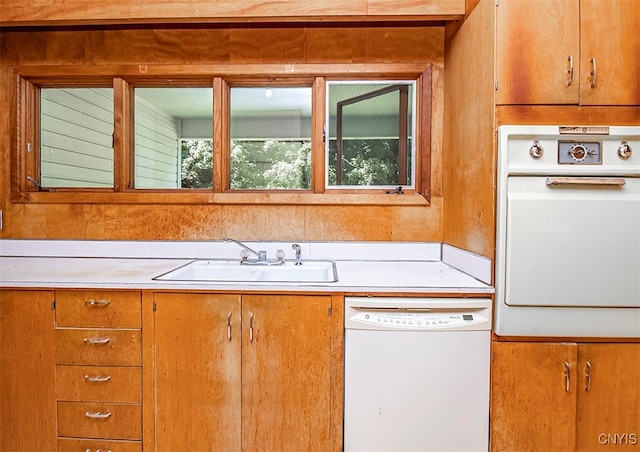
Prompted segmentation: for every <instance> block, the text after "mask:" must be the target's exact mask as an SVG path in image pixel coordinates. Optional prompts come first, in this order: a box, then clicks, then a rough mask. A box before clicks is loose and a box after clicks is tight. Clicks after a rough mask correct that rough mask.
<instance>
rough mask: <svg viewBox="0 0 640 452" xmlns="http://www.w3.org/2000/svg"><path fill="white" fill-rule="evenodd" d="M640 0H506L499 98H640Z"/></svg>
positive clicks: (499, 21)
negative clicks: (639, 0)
mask: <svg viewBox="0 0 640 452" xmlns="http://www.w3.org/2000/svg"><path fill="white" fill-rule="evenodd" d="M638 28H640V3H638V2H637V1H634V0H610V1H601V0H556V1H545V2H540V1H538V0H517V1H516V0H500V2H499V5H498V6H497V16H496V48H497V52H496V55H497V61H496V64H497V68H496V74H497V83H498V86H497V88H498V90H497V94H496V103H497V104H498V105H501V104H504V105H506V104H541V105H542V104H544V105H555V104H565V105H638V104H640V78H639V77H638V74H639V73H640V34H638V33H634V32H630V31H631V30H637V29H638Z"/></svg>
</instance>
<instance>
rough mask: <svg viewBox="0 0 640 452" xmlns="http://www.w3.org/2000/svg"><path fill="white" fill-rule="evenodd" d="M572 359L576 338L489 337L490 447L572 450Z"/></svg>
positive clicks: (573, 365)
mask: <svg viewBox="0 0 640 452" xmlns="http://www.w3.org/2000/svg"><path fill="white" fill-rule="evenodd" d="M576 361H577V351H576V345H575V344H560V343H522V342H494V343H493V345H492V363H491V450H493V451H515V450H517V451H532V452H533V451H536V452H537V451H542V450H558V451H560V450H562V451H571V450H575V419H576V391H575V383H576V372H575V367H576ZM567 367H568V369H567ZM567 370H568V372H567Z"/></svg>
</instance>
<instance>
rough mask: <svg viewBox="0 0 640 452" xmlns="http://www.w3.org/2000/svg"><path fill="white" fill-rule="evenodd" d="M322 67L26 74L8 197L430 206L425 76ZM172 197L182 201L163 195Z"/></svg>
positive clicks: (22, 79)
mask: <svg viewBox="0 0 640 452" xmlns="http://www.w3.org/2000/svg"><path fill="white" fill-rule="evenodd" d="M321 67H322V66H317V67H316V66H314V68H315V69H318V68H321ZM327 67H328V68H329V70H328V75H331V76H333V77H331V78H329V77H325V75H327V74H319V75H310V74H309V75H304V76H300V75H297V76H293V75H291V76H290V75H287V74H286V73H285V74H279V75H278V76H270V77H266V78H265V77H264V76H255V80H253V79H252V77H250V76H249V75H247V76H238V75H237V74H235V73H234V74H231V75H226V76H208V77H207V76H204V75H201V71H195V72H196V73H197V74H198V75H190V76H187V75H184V74H182V76H181V77H172V76H171V74H165V75H159V74H153V75H148V76H147V75H144V74H135V76H130V75H127V73H126V72H127V71H126V70H125V71H124V72H125V73H123V74H120V73H119V71H122V68H112V70H113V73H112V74H110V75H106V76H105V73H109V70H108V69H105V70H103V71H100V70H99V69H97V68H96V69H94V72H96V75H95V76H93V77H92V76H91V74H87V75H86V76H84V75H83V76H79V75H77V71H76V72H74V74H76V75H73V76H71V75H69V76H64V75H60V74H61V73H62V72H64V71H63V69H60V68H58V70H56V71H53V72H55V74H56V75H55V76H53V75H51V76H47V75H46V74H45V75H42V74H39V75H29V74H27V75H21V76H20V77H18V80H19V93H20V95H19V105H18V106H17V109H16V111H17V112H18V115H17V124H16V127H15V130H16V131H17V133H18V137H17V140H16V142H17V143H18V146H17V149H16V152H15V153H14V154H13V155H14V157H15V160H14V162H15V164H14V165H13V168H14V170H15V171H17V172H18V177H17V178H16V180H18V184H17V186H16V189H15V190H14V195H15V196H14V198H15V199H23V200H25V201H41V202H54V201H53V200H54V199H56V196H58V197H60V196H61V195H53V193H66V194H67V195H66V196H65V197H64V200H65V201H64V202H76V201H74V199H78V200H79V199H81V198H80V195H82V196H83V198H82V199H84V200H85V201H86V199H87V198H86V195H89V194H91V193H99V194H100V198H99V199H100V201H96V202H110V201H111V200H112V199H117V200H125V199H129V198H128V197H122V195H123V194H126V193H130V194H134V193H138V194H142V193H148V194H153V193H156V194H157V195H158V196H156V197H154V198H153V201H152V202H163V199H170V200H171V202H182V203H191V202H193V203H202V202H205V203H210V202H214V203H215V202H222V203H224V202H234V201H233V200H234V199H241V200H242V201H238V202H247V200H248V199H252V198H246V197H244V198H242V197H241V198H232V197H221V196H220V195H225V196H230V195H233V194H234V193H238V194H241V193H248V192H252V193H272V195H276V194H278V196H284V195H286V194H289V195H288V196H289V197H288V198H273V197H269V198H265V197H262V198H260V197H258V198H255V199H258V200H259V199H263V200H265V201H264V202H276V203H277V202H283V201H277V200H278V199H281V200H286V201H284V202H292V203H294V204H296V203H299V204H305V203H308V202H317V200H316V201H312V200H311V199H312V198H306V197H302V198H300V197H297V198H296V197H291V196H293V195H295V194H296V193H297V194H298V196H299V195H304V196H314V195H319V194H323V195H324V196H325V198H322V199H326V200H329V199H334V198H326V196H327V195H333V194H336V195H341V197H339V198H335V199H337V200H338V201H336V202H338V203H341V202H345V201H347V202H348V201H349V200H355V201H356V202H357V198H348V197H344V196H342V195H345V194H351V195H355V194H358V193H363V194H368V195H371V194H374V195H375V194H384V195H386V194H405V193H420V194H423V195H424V196H425V197H427V198H428V188H429V176H430V174H429V164H428V163H429V158H430V134H429V131H430V123H428V122H427V121H430V103H431V102H430V94H431V93H430V83H431V80H430V70H427V71H424V72H423V73H419V72H418V73H416V74H415V76H414V77H413V78H407V79H397V78H391V77H390V78H383V77H380V76H379V71H376V72H375V73H376V75H377V76H376V77H375V78H358V77H356V78H355V79H349V78H343V77H339V75H340V70H339V69H336V68H333V67H332V66H331V65H327ZM27 69H30V68H27ZM40 69H41V70H42V71H43V72H45V73H46V71H47V70H49V69H50V68H48V67H47V68H40ZM125 69H126V68H125ZM130 70H132V69H130ZM171 70H176V69H175V68H171V69H170V70H169V69H168V70H167V71H168V72H171ZM180 70H182V69H180ZM362 70H363V73H362V74H359V77H362V76H363V75H366V73H367V68H366V67H364V66H363V68H362ZM32 71H33V69H32ZM89 72H91V71H89ZM232 72H233V71H232ZM285 72H286V71H285ZM390 75H393V72H390ZM405 76H406V75H405ZM425 87H426V88H425ZM421 94H423V95H422V97H421ZM421 120H422V122H421ZM25 151H26V152H25ZM169 192H172V193H174V194H177V193H183V195H180V198H176V197H175V196H172V197H170V198H168V197H167V195H163V193H167V194H168V193H169ZM74 193H76V196H77V198H74V197H73V194H74ZM108 193H114V194H117V193H120V194H121V195H119V196H118V197H117V198H113V197H112V198H110V197H109V195H108ZM188 193H191V195H188ZM207 193H209V195H207ZM212 195H215V196H214V197H212ZM95 196H97V195H95ZM140 196H142V197H140ZM144 196H147V195H138V196H137V197H136V198H131V199H133V200H134V201H133V202H144V200H146V199H147V198H145V197H144ZM163 196H164V198H163ZM95 199H98V198H95ZM149 199H151V198H149ZM362 199H365V198H362ZM372 199H374V198H371V197H368V198H366V201H364V202H367V203H369V202H372V201H371V200H372ZM380 199H381V200H382V199H383V198H380ZM387 199H389V198H387ZM423 199H424V198H423ZM118 202H120V201H118ZM327 202H333V201H327ZM374 202H381V201H374ZM382 202H383V203H386V202H387V201H382ZM388 202H391V203H393V202H394V201H391V200H390V201H388Z"/></svg>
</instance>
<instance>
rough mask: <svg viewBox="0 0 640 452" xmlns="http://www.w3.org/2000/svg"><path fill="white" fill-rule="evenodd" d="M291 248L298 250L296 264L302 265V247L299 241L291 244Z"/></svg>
mask: <svg viewBox="0 0 640 452" xmlns="http://www.w3.org/2000/svg"><path fill="white" fill-rule="evenodd" d="M291 249H294V250H296V265H302V248H301V247H300V245H298V244H297V243H294V244H293V245H291Z"/></svg>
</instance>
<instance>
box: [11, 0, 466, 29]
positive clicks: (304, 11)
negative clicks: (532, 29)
mask: <svg viewBox="0 0 640 452" xmlns="http://www.w3.org/2000/svg"><path fill="white" fill-rule="evenodd" d="M30 6H31V8H27V7H26V5H25V4H24V2H20V1H17V0H3V2H2V3H1V4H0V18H1V19H0V24H1V25H4V26H7V25H47V24H52V25H59V24H99V23H129V24H131V23H156V22H168V21H170V22H173V23H180V22H189V23H193V22H194V21H195V22H205V23H206V22H237V21H240V20H242V21H244V22H265V21H277V22H300V21H311V22H326V21H327V20H335V21H346V20H351V21H363V20H364V21H366V20H380V19H386V20H415V19H416V18H419V19H421V20H429V19H432V20H442V19H457V18H461V17H463V16H464V13H465V0H420V1H418V0H395V1H394V2H389V1H384V0H349V1H348V2H345V1H342V0H324V1H322V2H311V1H309V0H287V1H273V2H265V1H262V0H217V1H215V2H202V1H199V0H184V1H181V2H173V1H157V0H152V1H149V2H145V3H144V4H141V3H139V2H137V1H134V0H112V1H111V2H110V3H108V4H104V3H96V2H89V3H87V1H86V0H53V1H49V2H46V3H40V4H38V5H37V14H34V11H33V5H30Z"/></svg>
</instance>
